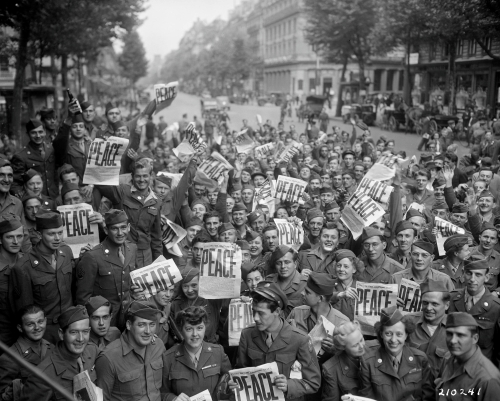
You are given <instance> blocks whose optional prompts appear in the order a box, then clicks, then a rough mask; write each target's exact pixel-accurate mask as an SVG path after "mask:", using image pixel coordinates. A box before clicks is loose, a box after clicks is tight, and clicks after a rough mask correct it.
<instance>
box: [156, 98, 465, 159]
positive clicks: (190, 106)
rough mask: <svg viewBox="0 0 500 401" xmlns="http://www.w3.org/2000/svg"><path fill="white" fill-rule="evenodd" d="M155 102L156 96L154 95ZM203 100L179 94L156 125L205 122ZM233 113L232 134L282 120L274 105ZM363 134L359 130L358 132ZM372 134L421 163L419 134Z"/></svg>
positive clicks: (334, 122) (234, 108) (300, 127)
mask: <svg viewBox="0 0 500 401" xmlns="http://www.w3.org/2000/svg"><path fill="white" fill-rule="evenodd" d="M151 95H152V98H153V96H154V94H153V93H151ZM200 99H201V98H200V97H198V96H194V95H189V94H186V93H179V94H178V95H177V98H176V99H175V100H174V102H173V103H172V105H171V106H170V107H168V108H166V109H164V110H162V111H160V112H159V113H158V114H156V115H155V116H154V117H153V119H154V121H155V123H157V122H158V121H159V120H158V118H159V116H163V117H164V119H165V121H166V122H167V123H168V124H171V123H173V122H175V121H180V120H181V119H182V115H183V114H184V113H187V114H188V119H189V121H192V118H193V116H197V117H198V119H201V107H200ZM230 107H231V109H230V110H229V111H228V115H229V118H230V119H231V120H230V122H229V126H230V129H231V130H236V131H239V130H240V129H241V128H242V126H243V124H242V120H243V119H247V120H248V122H249V125H250V126H252V127H254V128H255V127H256V126H257V121H256V116H257V114H260V115H261V117H262V120H263V121H266V120H268V119H269V120H271V121H272V124H273V125H274V126H276V125H277V124H278V121H279V117H280V108H279V107H277V106H273V105H270V104H268V105H265V106H257V105H238V104H231V105H230ZM290 124H294V125H295V128H296V130H297V132H300V133H301V132H304V131H305V128H306V124H305V123H299V122H298V120H297V118H295V117H292V118H289V117H287V118H286V119H285V129H288V127H289V126H290ZM334 126H339V127H340V129H341V130H344V131H347V132H349V133H351V132H352V126H351V125H350V124H344V123H343V122H342V119H341V118H337V117H334V118H331V119H330V124H329V126H328V131H331V130H332V129H333V128H332V127H334ZM358 131H359V130H358ZM370 132H371V134H372V137H373V138H374V140H375V142H376V141H377V139H378V138H380V136H381V135H384V136H385V138H387V139H392V140H394V141H395V143H396V147H395V148H396V150H404V151H406V155H407V157H408V158H410V157H412V156H413V155H415V156H417V159H420V153H421V152H419V151H417V147H418V144H419V143H420V138H421V137H420V136H419V135H417V134H415V133H407V134H405V133H404V132H390V131H386V130H383V129H381V128H379V127H370ZM456 143H457V145H458V148H459V151H458V156H459V157H460V156H463V155H464V154H470V151H469V149H468V148H467V147H464V146H462V145H461V144H460V143H459V142H456Z"/></svg>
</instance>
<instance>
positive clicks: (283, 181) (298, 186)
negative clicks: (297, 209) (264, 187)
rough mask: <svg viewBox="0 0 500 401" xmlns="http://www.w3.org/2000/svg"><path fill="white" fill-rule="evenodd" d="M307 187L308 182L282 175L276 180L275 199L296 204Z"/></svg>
mask: <svg viewBox="0 0 500 401" xmlns="http://www.w3.org/2000/svg"><path fill="white" fill-rule="evenodd" d="M306 187H307V182H305V181H303V180H299V179H298V178H293V177H287V176H284V175H280V176H278V179H277V180H276V187H275V188H274V192H273V197H274V198H276V199H279V200H280V201H282V202H285V201H286V202H292V203H295V202H298V201H299V199H301V198H302V193H303V192H304V191H305V189H306Z"/></svg>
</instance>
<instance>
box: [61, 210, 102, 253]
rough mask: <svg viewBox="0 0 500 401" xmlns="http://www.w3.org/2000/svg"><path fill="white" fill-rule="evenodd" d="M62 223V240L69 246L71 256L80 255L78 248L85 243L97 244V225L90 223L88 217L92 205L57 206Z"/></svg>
mask: <svg viewBox="0 0 500 401" xmlns="http://www.w3.org/2000/svg"><path fill="white" fill-rule="evenodd" d="M57 210H58V211H59V212H60V213H61V218H62V221H63V225H64V231H63V240H64V243H65V244H66V245H68V246H69V247H70V248H71V251H72V252H73V258H78V257H79V256H80V250H81V249H82V247H84V246H85V245H87V244H90V245H91V246H92V247H94V246H96V245H99V227H98V226H97V223H93V224H90V222H89V217H90V215H91V214H92V213H93V210H92V206H90V205H89V204H87V203H78V204H76V205H66V206H58V207H57Z"/></svg>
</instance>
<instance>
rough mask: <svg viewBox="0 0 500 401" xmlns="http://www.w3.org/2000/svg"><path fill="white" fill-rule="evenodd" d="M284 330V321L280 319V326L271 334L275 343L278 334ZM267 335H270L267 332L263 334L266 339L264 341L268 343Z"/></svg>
mask: <svg viewBox="0 0 500 401" xmlns="http://www.w3.org/2000/svg"><path fill="white" fill-rule="evenodd" d="M282 328H283V320H281V318H280V325H279V326H278V328H277V329H276V330H274V331H273V332H271V333H269V334H271V338H272V339H273V341H274V340H276V338H278V334H279V332H280V331H281V329H282ZM267 334H268V333H267V332H265V331H263V332H262V336H263V337H264V341H266V339H267Z"/></svg>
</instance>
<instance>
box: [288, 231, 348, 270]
mask: <svg viewBox="0 0 500 401" xmlns="http://www.w3.org/2000/svg"><path fill="white" fill-rule="evenodd" d="M338 243H339V230H338V228H337V225H336V224H335V223H325V224H324V225H323V227H321V230H320V234H319V242H318V244H319V245H318V246H316V247H314V248H312V249H307V250H305V251H301V252H299V256H298V270H299V271H300V273H301V274H303V275H305V276H307V275H309V274H311V272H313V271H314V272H320V273H328V274H330V275H331V276H335V265H334V263H333V261H334V259H335V252H334V251H335V250H336V249H337V245H338Z"/></svg>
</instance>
